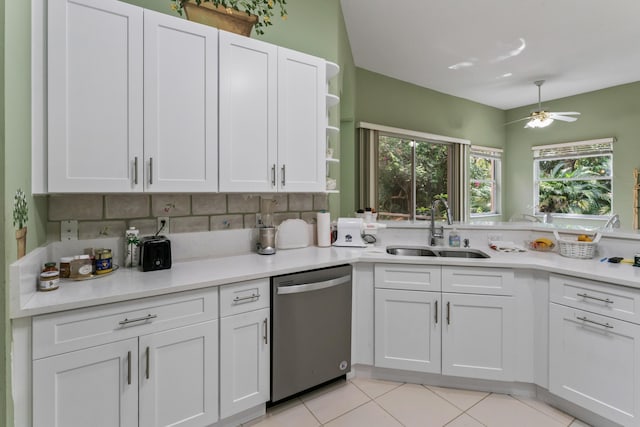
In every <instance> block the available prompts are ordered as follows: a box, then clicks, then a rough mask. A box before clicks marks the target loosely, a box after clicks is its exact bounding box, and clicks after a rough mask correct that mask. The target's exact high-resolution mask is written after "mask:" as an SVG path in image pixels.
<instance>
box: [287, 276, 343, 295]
mask: <svg viewBox="0 0 640 427" xmlns="http://www.w3.org/2000/svg"><path fill="white" fill-rule="evenodd" d="M350 281H351V276H350V275H349V276H342V277H338V278H337V279H331V280H325V281H323V282H313V283H303V284H301V285H292V286H278V292H277V293H278V295H286V294H299V293H301V292H311V291H317V290H320V289H326V288H331V287H333V286H338V285H342V284H343V283H347V282H350Z"/></svg>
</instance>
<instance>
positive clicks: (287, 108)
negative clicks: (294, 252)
mask: <svg viewBox="0 0 640 427" xmlns="http://www.w3.org/2000/svg"><path fill="white" fill-rule="evenodd" d="M325 75H326V65H325V61H324V60H323V59H320V58H317V57H315V56H311V55H306V54H304V53H300V52H296V51H293V50H289V49H284V48H279V49H278V165H279V172H280V174H279V178H280V179H279V180H278V189H279V190H280V191H311V192H320V191H324V190H325V189H326V187H325V183H326V161H325V157H326V155H325V153H326V137H325V135H326V118H325V116H326V114H325V104H326V102H325V96H324V92H325V85H326V83H325Z"/></svg>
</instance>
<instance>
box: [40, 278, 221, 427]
mask: <svg viewBox="0 0 640 427" xmlns="http://www.w3.org/2000/svg"><path fill="white" fill-rule="evenodd" d="M217 318H218V290H217V289H216V288H212V289H205V290H200V291H190V292H179V293H177V294H175V295H167V296H160V297H152V298H146V299H141V300H134V301H128V302H123V303H117V304H108V305H104V306H100V307H91V308H86V309H78V310H71V311H65V312H60V313H54V314H47V315H43V316H37V317H34V319H33V321H32V323H33V337H34V342H33V354H34V358H35V360H34V361H33V426H35V427H41V426H45V427H51V426H56V427H58V426H59V427H86V426H108V427H110V426H114V427H116V426H117V427H122V426H125V427H126V426H138V425H140V426H154V427H155V426H185V427H186V426H203V425H209V424H212V423H214V422H216V421H217V420H218V320H217ZM190 320H191V322H190ZM47 336H48V337H49V339H48V340H47V339H45V338H46V337H47ZM41 338H42V339H41Z"/></svg>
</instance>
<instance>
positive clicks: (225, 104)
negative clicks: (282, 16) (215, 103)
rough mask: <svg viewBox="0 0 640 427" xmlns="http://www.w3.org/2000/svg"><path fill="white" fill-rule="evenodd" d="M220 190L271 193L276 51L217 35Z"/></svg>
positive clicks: (274, 163)
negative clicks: (218, 50) (218, 41)
mask: <svg viewBox="0 0 640 427" xmlns="http://www.w3.org/2000/svg"><path fill="white" fill-rule="evenodd" d="M219 49H220V57H219V61H220V114H219V117H220V121H219V126H220V165H219V166H220V191H227V192H233V191H251V192H270V191H276V189H277V185H276V182H277V180H278V177H277V175H278V170H277V137H278V131H277V124H278V120H277V111H278V100H277V96H278V93H277V84H278V76H277V72H278V48H277V46H274V45H271V44H268V43H264V42H261V41H259V40H255V39H251V38H248V37H243V36H238V35H236V34H230V33H227V32H224V31H220V46H219Z"/></svg>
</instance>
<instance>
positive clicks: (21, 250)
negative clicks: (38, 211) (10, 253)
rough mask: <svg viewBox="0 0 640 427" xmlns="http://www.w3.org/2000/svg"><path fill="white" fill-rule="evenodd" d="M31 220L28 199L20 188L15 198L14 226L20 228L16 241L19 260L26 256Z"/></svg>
mask: <svg viewBox="0 0 640 427" xmlns="http://www.w3.org/2000/svg"><path fill="white" fill-rule="evenodd" d="M28 220H29V207H28V206H27V198H26V196H25V194H24V191H22V189H21V188H18V190H17V191H16V194H15V196H13V226H14V227H15V226H16V225H17V226H18V229H17V230H16V241H17V242H18V259H20V258H22V257H23V256H25V254H26V252H27V221H28Z"/></svg>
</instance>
